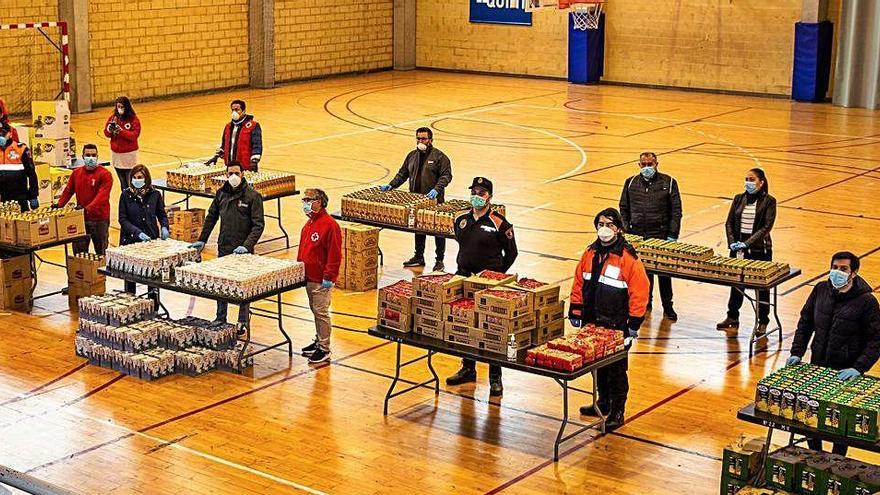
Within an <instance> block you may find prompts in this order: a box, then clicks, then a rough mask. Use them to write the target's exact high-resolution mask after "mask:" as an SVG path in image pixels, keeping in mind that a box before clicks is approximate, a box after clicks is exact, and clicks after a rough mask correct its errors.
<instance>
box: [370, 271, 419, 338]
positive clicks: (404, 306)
mask: <svg viewBox="0 0 880 495" xmlns="http://www.w3.org/2000/svg"><path fill="white" fill-rule="evenodd" d="M377 323H378V324H379V325H380V326H383V327H386V328H390V329H392V330H396V331H398V332H401V333H409V332H410V331H411V330H412V326H413V285H412V283H410V282H407V281H406V280H400V281H397V282H395V283H393V284H391V285H389V286H388V287H383V288H381V289H379V315H378V318H377Z"/></svg>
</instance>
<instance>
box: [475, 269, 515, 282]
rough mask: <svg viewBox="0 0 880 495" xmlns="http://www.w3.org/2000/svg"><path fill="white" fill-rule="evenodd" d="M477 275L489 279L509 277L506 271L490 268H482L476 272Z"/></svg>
mask: <svg viewBox="0 0 880 495" xmlns="http://www.w3.org/2000/svg"><path fill="white" fill-rule="evenodd" d="M477 276H478V277H480V278H485V279H489V280H504V279H506V278H510V275H508V274H506V273H501V272H496V271H492V270H483V271H481V272H480V273H478V274H477Z"/></svg>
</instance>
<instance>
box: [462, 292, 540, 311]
mask: <svg viewBox="0 0 880 495" xmlns="http://www.w3.org/2000/svg"><path fill="white" fill-rule="evenodd" d="M491 290H492V291H493V292H494V291H500V292H501V293H508V294H525V297H517V298H515V299H507V298H505V297H502V296H500V295H497V294H495V293H490V292H489V289H486V290H482V291H479V292H477V293H476V295H475V296H474V299H475V300H476V302H477V312H479V313H485V314H490V315H493V316H496V317H504V318H519V317H521V316H525V315H531V316H533V317H534V310H535V296H534V294H532V293H530V292H525V291H519V290H515V289H508V288H505V287H499V288H495V289H491Z"/></svg>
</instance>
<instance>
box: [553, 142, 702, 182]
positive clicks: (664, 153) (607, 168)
mask: <svg viewBox="0 0 880 495" xmlns="http://www.w3.org/2000/svg"><path fill="white" fill-rule="evenodd" d="M704 144H706V143H696V144H691V145H689V146H684V147H682V148H675V149H671V150H669V151H663V152H660V153H657V156H663V155H670V154H672V153H679V152H682V151H685V150H689V149H691V148H695V147H697V146H702V145H704ZM638 161H639V159H638V158H635V159H633V160H627V161H625V162H620V163H615V164H613V165H607V166H605V167H600V168H596V169H593V170H587V171H586V172H581V173H578V174H574V175H569V176H567V177H560V178H558V179H554V180H552V181H550V182H559V181H563V180H571V179H573V178H574V177H581V176H583V175H590V174H595V173H596V172H603V171H605V170H610V169H612V168H617V167H621V166H623V165H629V164H631V163H636V162H638Z"/></svg>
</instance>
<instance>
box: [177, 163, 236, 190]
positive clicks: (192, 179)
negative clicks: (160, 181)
mask: <svg viewBox="0 0 880 495" xmlns="http://www.w3.org/2000/svg"><path fill="white" fill-rule="evenodd" d="M225 175H226V167H224V166H216V165H205V164H204V163H198V162H192V163H187V164H185V165H184V166H183V167H180V168H175V169H172V170H169V171H168V172H166V173H165V183H166V184H167V185H168V187H171V188H174V189H183V190H186V191H196V192H204V191H205V189H206V188H207V187H208V185H209V184H210V181H211V178H212V177H217V176H225Z"/></svg>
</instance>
